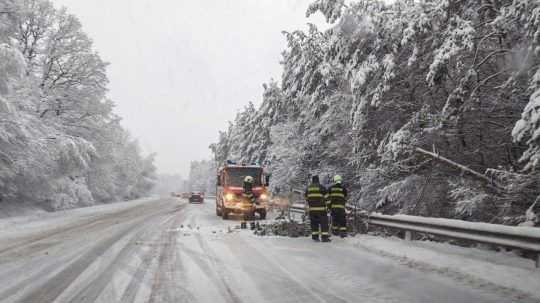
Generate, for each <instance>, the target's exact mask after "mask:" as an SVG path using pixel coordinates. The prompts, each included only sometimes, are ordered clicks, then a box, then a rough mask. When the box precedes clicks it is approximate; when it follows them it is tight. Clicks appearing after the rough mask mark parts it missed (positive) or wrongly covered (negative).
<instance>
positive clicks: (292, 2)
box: [53, 0, 325, 176]
mask: <svg viewBox="0 0 540 303" xmlns="http://www.w3.org/2000/svg"><path fill="white" fill-rule="evenodd" d="M53 2H54V3H55V4H56V6H57V7H59V6H66V7H67V8H68V10H69V12H71V13H73V14H75V15H77V16H78V17H79V19H80V20H81V22H82V23H83V26H84V29H85V31H86V32H87V33H88V34H89V35H90V37H91V38H92V39H93V40H94V43H95V48H96V49H97V50H98V51H99V52H100V54H101V56H102V57H103V58H104V59H105V60H106V61H108V62H110V63H111V66H110V67H109V69H108V74H109V78H110V80H111V84H110V94H109V95H110V97H111V98H112V99H113V100H114V101H115V102H116V104H117V109H116V112H117V113H118V114H119V115H120V116H122V117H123V118H124V121H123V125H124V126H125V127H127V128H128V129H129V130H130V131H131V133H132V134H133V135H134V136H135V137H136V138H138V139H139V141H140V143H141V145H142V146H143V149H144V150H145V151H146V152H156V153H157V154H158V156H157V159H156V164H157V166H158V169H159V172H160V173H181V174H182V175H184V176H186V175H187V173H188V170H189V162H190V161H191V160H201V159H206V158H209V157H210V151H209V150H208V145H209V144H210V143H212V142H215V141H216V140H217V136H218V131H219V130H224V129H225V128H226V127H227V121H228V120H232V119H233V118H234V116H235V114H236V112H237V111H238V109H240V108H242V107H243V106H244V105H246V104H247V103H248V102H249V101H253V102H254V103H255V104H256V105H259V104H260V102H261V98H262V97H261V96H262V90H263V89H262V83H264V82H268V81H269V80H270V78H274V79H280V75H281V66H280V65H279V61H280V60H281V52H282V51H283V50H284V49H285V45H286V44H285V39H284V37H283V36H282V34H281V31H282V30H287V31H292V30H295V29H299V28H302V29H304V28H306V26H305V25H306V23H307V22H311V23H315V24H318V25H319V26H321V27H322V26H325V23H324V20H323V18H322V16H320V15H318V16H315V17H313V18H310V19H306V17H305V11H306V9H307V6H308V4H309V3H311V2H312V1H311V0H91V1H88V0H53Z"/></svg>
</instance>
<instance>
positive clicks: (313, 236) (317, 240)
mask: <svg viewBox="0 0 540 303" xmlns="http://www.w3.org/2000/svg"><path fill="white" fill-rule="evenodd" d="M311 240H313V241H315V242H320V241H321V240H320V239H319V235H311Z"/></svg>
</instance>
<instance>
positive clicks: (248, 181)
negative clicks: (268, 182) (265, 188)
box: [244, 176, 253, 184]
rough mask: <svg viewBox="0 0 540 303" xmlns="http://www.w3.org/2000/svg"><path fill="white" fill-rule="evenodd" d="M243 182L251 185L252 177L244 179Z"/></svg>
mask: <svg viewBox="0 0 540 303" xmlns="http://www.w3.org/2000/svg"><path fill="white" fill-rule="evenodd" d="M244 182H245V183H249V184H253V177H252V176H247V177H245V178H244Z"/></svg>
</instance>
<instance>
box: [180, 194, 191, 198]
mask: <svg viewBox="0 0 540 303" xmlns="http://www.w3.org/2000/svg"><path fill="white" fill-rule="evenodd" d="M181 196H182V198H184V199H189V197H191V194H190V193H182V195H181Z"/></svg>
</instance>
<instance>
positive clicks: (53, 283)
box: [18, 207, 164, 302]
mask: <svg viewBox="0 0 540 303" xmlns="http://www.w3.org/2000/svg"><path fill="white" fill-rule="evenodd" d="M137 209H138V211H135V210H134V209H131V210H133V211H132V212H130V214H131V213H133V214H134V215H135V217H133V218H130V219H126V222H121V223H123V225H125V226H122V227H121V228H120V229H119V230H118V231H116V232H115V233H114V234H113V235H112V236H109V237H106V238H103V239H100V241H99V242H98V243H96V245H94V246H93V247H91V248H90V249H89V250H87V251H86V252H84V253H82V254H81V255H79V256H77V257H75V258H74V259H73V260H74V261H73V262H71V263H69V264H68V265H67V266H66V267H65V268H64V269H62V270H61V271H59V272H58V273H56V274H55V275H54V276H52V277H51V278H49V279H48V280H47V281H46V282H45V283H43V284H41V285H39V286H38V287H37V289H34V290H32V291H30V292H29V293H27V294H25V295H24V296H23V297H22V298H21V299H20V300H18V301H20V302H53V301H54V300H56V298H58V297H59V296H60V295H61V294H62V293H63V292H64V291H65V290H66V289H67V288H68V287H69V286H70V285H71V284H72V283H73V282H74V281H75V279H76V278H77V277H78V276H79V275H81V274H82V273H83V272H84V271H85V270H86V269H87V268H88V267H89V266H90V265H91V264H92V263H93V262H95V261H96V260H97V259H98V258H99V257H100V256H102V255H103V254H105V252H106V251H107V250H109V249H110V248H111V246H113V245H114V244H115V243H116V242H118V241H120V240H121V239H122V238H124V237H125V236H126V235H127V234H130V233H131V232H132V231H133V229H134V228H137V227H138V226H140V225H141V223H143V222H144V221H145V220H147V218H148V210H147V209H146V207H144V208H142V209H140V208H137ZM154 209H155V207H154ZM163 213H164V211H163V210H160V211H158V212H157V213H156V212H155V210H154V213H153V214H151V215H150V216H158V215H159V214H163ZM115 218H116V219H115V220H120V221H121V220H122V219H121V218H119V217H115ZM111 225H115V223H114V224H111ZM111 225H109V224H105V226H103V228H101V230H104V229H106V228H108V227H110V226H111ZM87 232H89V231H87ZM44 274H45V273H44ZM46 274H48V273H46ZM44 276H46V275H44ZM44 276H41V278H43V277H44ZM37 278H39V276H38V277H37ZM38 281H39V280H38Z"/></svg>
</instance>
